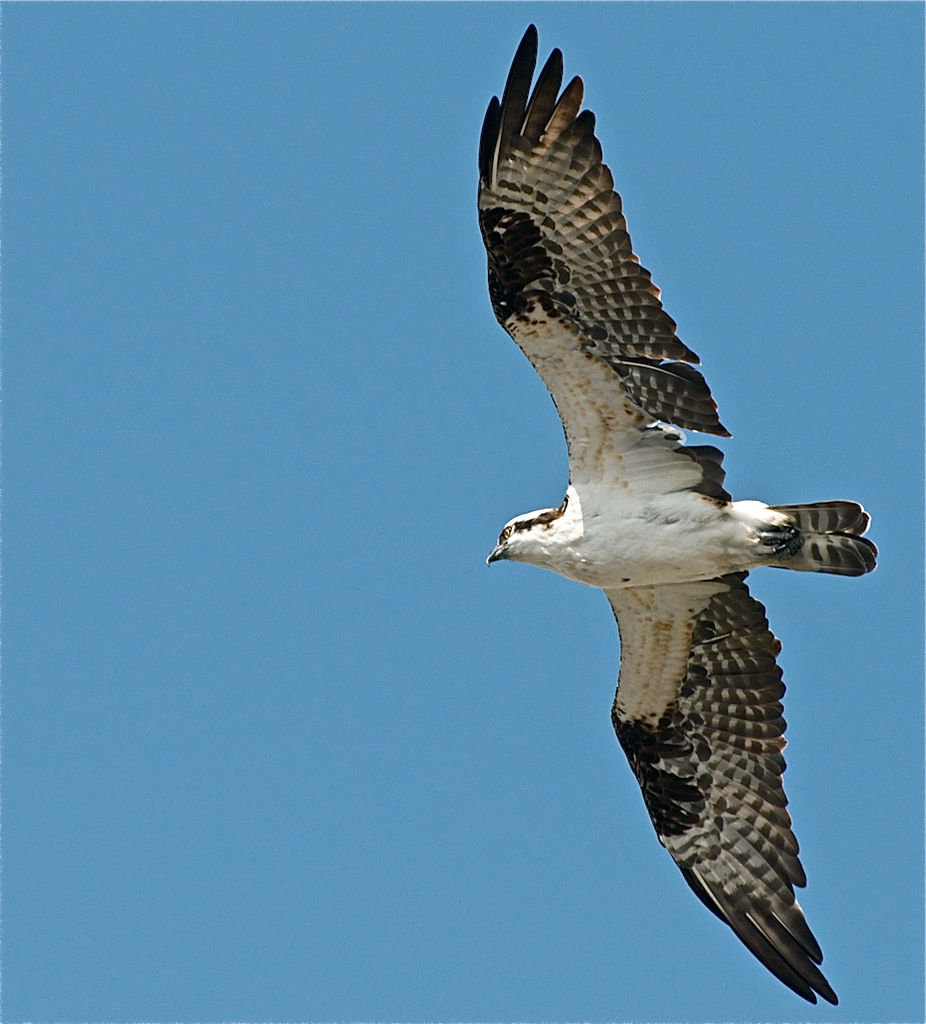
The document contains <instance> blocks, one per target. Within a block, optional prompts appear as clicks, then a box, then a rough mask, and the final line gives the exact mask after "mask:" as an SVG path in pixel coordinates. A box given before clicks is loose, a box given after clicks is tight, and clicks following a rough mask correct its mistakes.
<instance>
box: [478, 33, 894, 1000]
mask: <svg viewBox="0 0 926 1024" xmlns="http://www.w3.org/2000/svg"><path fill="white" fill-rule="evenodd" d="M536 57H537V30H536V29H535V28H534V26H533V25H531V26H530V27H529V28H528V30H527V32H526V33H525V35H524V38H523V39H522V40H521V44H520V46H519V47H518V50H517V53H516V54H515V57H514V61H513V63H512V65H511V71H510V72H509V74H508V81H507V83H506V85H505V91H504V94H503V96H502V100H501V103H499V101H498V98H497V97H493V98H492V101H491V103H490V104H489V108H488V110H487V111H486V116H485V122H484V125H483V129H482V137H481V139H480V143H479V224H480V228H481V230H482V237H483V240H484V242H485V246H486V250H487V253H488V266H489V294H490V297H491V301H492V307H493V309H494V311H495V316H496V318H497V319H498V322H499V323H500V324H501V325H502V327H504V329H505V330H506V331H507V332H508V333H509V334H510V335H511V337H512V338H513V339H514V340H515V342H517V344H518V346H519V347H520V348H521V350H522V351H523V352H524V354H525V355H526V356H527V358H528V359H529V360H530V361H531V363H532V364H533V366H534V369H535V370H536V371H537V372H538V373H539V374H540V376H541V378H542V380H543V382H544V383H545V384H546V386H547V388H548V389H549V391H550V393H551V395H552V396H553V401H554V402H555V404H556V408H557V411H558V412H559V416H560V419H561V420H562V423H563V429H564V431H565V434H566V442H567V447H568V452H569V486H568V488H567V491H566V496H565V498H564V499H563V503H562V504H561V505H560V506H559V508H555V509H545V510H541V511H537V512H530V513H528V514H527V515H521V516H517V517H516V518H514V519H512V520H511V521H510V522H509V523H508V524H507V525H506V526H505V528H504V529H503V530H502V532H501V536H500V537H499V539H498V545H497V546H496V547H495V548H494V550H493V551H492V553H491V554H490V555H489V557H488V561H489V562H495V561H498V560H499V559H509V560H511V561H515V562H524V563H527V564H529V565H537V566H540V567H542V568H544V569H550V570H551V571H553V572H556V573H559V574H560V575H562V576H566V577H567V578H569V579H571V580H576V581H577V582H579V583H585V584H587V585H589V586H593V587H599V588H600V589H602V590H603V591H604V592H605V595H606V596H607V598H608V600H609V601H610V603H611V607H612V608H613V610H614V615H615V617H616V619H617V624H618V630H619V634H620V672H619V676H618V686H617V695H616V697H615V700H614V705H613V708H612V711H611V717H612V721H613V723H614V729H615V731H616V733H617V738H618V740H619V742H620V745H621V747H623V749H624V752H625V754H626V755H627V758H628V760H629V761H630V766H631V768H632V769H633V772H634V774H635V775H636V777H637V781H638V782H639V784H640V788H641V789H642V791H643V799H644V802H645V804H646V808H647V811H648V812H649V816H650V818H651V820H652V822H653V825H654V827H655V829H656V834H657V836H658V837H659V841H660V843H662V845H663V846H665V847H666V849H668V851H669V853H671V854H672V856H673V858H674V859H675V862H676V863H677V864H678V866H679V868H680V869H681V872H682V875H683V876H684V878H685V881H686V882H687V883H688V884H689V885H690V886H691V888H692V889H693V890H694V891H695V893H696V894H697V896H698V897H699V898H700V899H701V901H702V902H703V903H704V904H705V905H706V906H707V908H708V909H709V910H711V911H712V912H713V913H714V914H716V915H717V916H718V917H719V918H720V919H721V920H723V921H725V922H726V923H727V924H728V925H729V926H730V927H731V928H732V929H733V931H734V932H735V933H736V935H737V936H738V937H739V938H740V939H741V940H742V942H743V943H745V945H746V946H747V947H748V949H749V950H750V951H751V952H752V953H753V954H754V955H755V956H756V957H757V958H758V959H759V960H760V961H761V962H762V963H763V964H764V965H765V966H766V967H767V968H768V969H769V970H770V971H771V972H772V973H773V974H774V975H775V976H776V977H777V978H779V979H780V980H781V981H782V982H784V984H785V985H787V986H788V987H789V988H791V989H792V990H793V991H794V992H796V993H797V994H798V995H800V996H803V998H805V999H807V1000H809V1001H810V1002H816V1001H817V995H820V996H822V998H823V999H826V1000H827V1001H829V1002H830V1003H836V1002H837V999H836V993H835V992H834V991H833V989H832V988H831V987H830V985H829V983H828V982H827V980H826V978H825V977H824V976H823V974H822V972H821V971H820V969H819V966H818V965H819V964H820V963H822V960H823V954H822V952H821V950H820V946H819V944H818V943H817V940H816V939H815V938H814V936H813V934H812V933H811V931H810V928H809V927H808V926H807V923H806V921H805V920H804V915H803V913H802V911H801V908H800V906H799V905H798V903H797V901H796V900H795V898H794V889H795V887H797V886H804V885H805V884H806V877H805V875H804V871H803V869H802V867H801V863H800V860H799V859H798V844H797V840H796V839H795V838H794V833H793V832H792V830H791V818H790V816H789V814H788V812H787V810H786V804H787V801H786V799H785V794H784V790H783V788H782V780H781V776H782V772H783V771H784V768H785V762H784V758H783V757H782V750H783V748H784V746H785V741H784V738H783V733H784V731H785V723H784V719H783V718H782V705H781V697H782V695H783V694H784V685H783V683H782V680H781V670H780V669H779V667H778V665H777V664H776V661H775V658H776V655H777V654H778V652H779V651H780V649H781V645H780V644H779V642H778V640H777V639H776V638H775V637H774V636H773V635H772V633H771V632H770V631H769V628H768V621H767V620H766V617H765V609H764V608H763V607H762V605H761V604H760V603H759V602H758V601H756V600H755V599H754V598H753V597H751V596H750V594H749V590H748V588H747V586H746V583H745V579H746V575H747V572H748V571H749V570H751V569H757V568H760V567H762V566H772V567H774V568H779V569H796V570H798V571H801V572H827V573H835V574H836V575H840V576H861V575H863V574H864V573H867V572H871V570H872V569H874V567H875V557H876V554H877V550H876V548H875V546H874V545H873V544H872V543H871V542H870V541H868V540H866V539H864V538H863V537H862V534H863V533H864V532H865V530H866V529H867V527H868V523H869V517H868V515H867V513H866V512H865V511H864V509H863V508H862V507H861V506H860V505H858V504H856V503H855V502H851V501H827V502H820V503H817V504H812V505H776V506H768V505H765V504H763V503H762V502H759V501H733V500H732V499H731V497H730V495H729V494H728V493H727V491H726V490H725V489H724V472H723V469H722V466H721V463H722V459H723V455H722V453H721V452H720V451H719V450H718V449H717V448H715V447H713V446H712V445H688V444H686V443H685V438H684V436H683V435H682V433H681V432H680V430H679V429H676V428H685V429H689V430H694V431H699V432H703V433H707V434H714V435H719V436H721V437H729V436H730V435H729V433H728V432H727V430H726V429H725V428H724V427H723V426H722V424H721V422H720V420H719V419H718V416H717V405H716V403H715V402H714V400H713V398H712V397H711V393H710V390H709V389H708V386H707V384H706V383H705V380H704V378H703V377H702V376H701V374H700V373H699V372H698V371H697V370H695V369H694V368H693V367H692V363H697V362H698V359H697V356H696V355H695V354H694V352H692V351H691V349H689V348H688V347H687V346H686V345H684V344H683V343H682V342H681V341H680V340H679V339H678V337H677V336H676V333H675V328H676V325H675V322H674V321H673V320H672V319H671V317H669V316H668V314H666V313H665V312H664V311H663V308H662V304H661V302H660V301H659V295H660V293H659V289H658V288H656V287H655V285H654V284H653V283H652V279H651V277H650V274H649V272H648V271H646V270H644V268H643V267H642V266H640V263H639V260H638V259H637V257H636V255H635V254H634V253H633V251H632V248H631V243H630V236H629V235H628V233H627V222H626V220H625V219H624V216H623V214H622V212H621V199H620V196H619V195H618V194H617V193H616V192H615V191H614V181H613V179H612V177H611V173H610V171H609V170H608V168H607V167H606V166H605V165H604V164H603V163H602V160H601V146H600V145H599V142H598V140H597V139H596V137H595V133H594V129H595V118H594V115H593V114H592V113H591V112H590V111H588V110H584V111H581V113H580V108H581V105H582V96H583V85H582V80H581V79H580V78H573V79H572V81H571V82H569V84H568V85H567V86H566V87H565V89H563V90H562V91H560V89H561V85H562V78H563V58H562V54H561V53H560V51H559V50H554V51H553V52H552V53H551V55H550V58H549V60H548V61H547V62H546V64H545V65H544V67H543V70H542V71H541V72H540V76H539V77H538V79H537V82H536V84H535V85H534V87H533V90H531V82H532V79H533V75H534V66H535V62H536Z"/></svg>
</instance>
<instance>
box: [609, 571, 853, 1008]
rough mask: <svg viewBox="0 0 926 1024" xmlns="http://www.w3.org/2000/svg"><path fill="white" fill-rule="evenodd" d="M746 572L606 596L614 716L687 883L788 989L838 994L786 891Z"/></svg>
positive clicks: (764, 686) (788, 867)
mask: <svg viewBox="0 0 926 1024" xmlns="http://www.w3.org/2000/svg"><path fill="white" fill-rule="evenodd" d="M745 576H746V574H745V573H737V574H731V575H728V576H723V577H721V578H720V579H717V580H709V581H705V582H703V583H691V584H681V585H678V586H675V585H672V586H659V587H637V588H632V589H627V590H618V591H613V592H610V593H609V594H608V598H609V600H610V601H611V606H612V608H613V609H614V614H615V616H616V618H617V622H618V628H619V630H620V635H621V668H620V678H619V680H618V688H617V696H616V698H615V701H614V708H613V710H612V720H613V722H614V729H615V731H616V733H617V738H618V740H619V741H620V744H621V746H622V747H623V748H624V752H625V753H626V755H627V758H628V760H629V761H630V765H631V767H632V768H633V771H634V774H635V775H636V777H637V781H638V782H639V783H640V788H641V789H642V790H643V799H644V801H645V803H646V808H647V810H648V811H649V815H650V818H651V819H652V822H653V825H654V827H655V829H656V834H657V835H658V836H659V841H660V842H661V843H662V845H663V846H665V847H666V849H667V850H668V851H669V853H671V854H672V856H673V858H674V859H675V862H676V863H677V864H678V866H679V868H681V871H682V874H683V875H684V877H685V881H686V882H687V883H688V884H689V885H690V886H691V888H692V889H693V890H694V891H695V893H696V894H697V895H698V897H699V898H700V899H701V900H702V902H703V903H704V904H705V905H706V906H707V907H708V909H709V910H711V911H713V913H715V914H716V915H717V916H718V917H719V918H720V919H721V920H723V921H725V922H726V923H727V924H728V925H730V927H731V928H732V929H733V931H734V932H736V934H737V935H738V936H739V938H740V939H741V940H742V941H743V943H745V945H746V946H747V947H748V948H749V950H750V952H752V953H753V954H754V955H755V956H756V957H757V958H758V959H759V960H760V961H761V962H762V963H763V964H764V965H765V966H766V967H767V968H768V969H769V970H770V971H771V972H772V973H773V974H774V975H775V976H776V977H777V978H779V979H780V980H781V981H783V982H784V983H785V984H786V985H787V986H788V987H789V988H791V989H793V991H795V992H796V993H797V994H798V995H800V996H803V997H804V998H805V999H808V1000H810V1001H811V1002H816V994H819V995H820V996H822V997H823V998H824V999H826V1000H827V1001H828V1002H831V1003H836V1001H837V1000H836V993H835V992H834V991H833V990H832V988H831V987H830V985H829V984H828V982H827V980H826V978H824V977H823V974H822V973H821V972H820V970H819V967H818V966H817V965H818V964H820V963H821V962H822V960H823V954H822V953H821V951H820V946H819V945H818V943H817V941H816V939H815V938H814V937H813V935H812V933H811V931H810V929H809V928H808V926H807V922H806V921H805V920H804V915H803V913H802V911H801V908H800V906H799V905H798V903H797V901H796V900H795V898H794V889H795V887H796V886H803V885H805V884H806V878H805V876H804V871H803V869H802V867H801V864H800V861H799V860H798V844H797V840H796V839H795V838H794V833H793V832H792V831H791V818H790V815H789V814H788V812H787V810H786V805H787V800H786V799H785V794H784V789H783V788H782V781H781V775H782V772H783V771H784V769H785V762H784V758H783V757H782V753H781V752H782V750H783V749H784V746H785V741H784V738H783V733H784V731H785V722H784V719H783V718H782V707H781V697H782V695H783V694H784V684H783V683H782V681H781V669H780V668H779V667H778V665H777V664H776V662H775V657H776V655H777V654H778V652H779V650H780V649H781V645H780V644H779V642H778V640H777V639H776V638H775V637H774V636H773V635H772V634H771V633H770V632H769V628H768V621H767V620H766V617H765V609H764V608H763V607H762V605H761V604H760V603H759V602H758V601H756V600H755V599H754V598H752V597H751V596H750V594H749V590H748V589H747V587H746V584H745V583H744V582H743V580H744V578H745Z"/></svg>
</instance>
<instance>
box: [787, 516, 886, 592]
mask: <svg viewBox="0 0 926 1024" xmlns="http://www.w3.org/2000/svg"><path fill="white" fill-rule="evenodd" d="M771 507H772V509H773V510H774V511H775V512H781V513H783V514H784V515H786V516H787V517H788V518H789V520H790V522H791V525H792V526H793V527H795V529H797V530H798V531H799V532H800V533H801V536H802V537H803V544H802V545H801V547H800V550H799V551H797V552H796V553H795V554H794V555H792V556H791V557H790V558H788V559H787V560H786V561H783V562H782V563H781V568H783V569H796V570H797V571H798V572H829V573H834V574H835V575H837V576H864V575H865V573H866V572H871V571H872V569H874V567H875V564H876V560H877V557H878V549H877V548H876V547H875V546H874V544H872V543H871V541H870V540H866V539H865V538H864V537H863V536H862V534H863V533H864V532H865V531H866V530H867V529H868V524H869V523H870V522H871V517H870V516H869V515H868V513H867V512H866V511H865V510H864V509H863V508H862V506H861V505H858V504H856V503H855V502H854V501H819V502H816V503H815V504H813V505H773V506H771Z"/></svg>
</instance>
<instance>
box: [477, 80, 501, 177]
mask: <svg viewBox="0 0 926 1024" xmlns="http://www.w3.org/2000/svg"><path fill="white" fill-rule="evenodd" d="M501 109H502V107H501V104H500V103H499V102H498V97H497V96H493V97H492V99H491V100H490V101H489V105H488V107H487V108H486V116H485V118H484V119H483V122H482V134H481V135H480V136H479V177H480V178H482V180H483V181H488V180H489V175H490V173H491V168H492V153H493V150H494V149H495V141H496V139H497V138H498V120H499V114H500V112H501Z"/></svg>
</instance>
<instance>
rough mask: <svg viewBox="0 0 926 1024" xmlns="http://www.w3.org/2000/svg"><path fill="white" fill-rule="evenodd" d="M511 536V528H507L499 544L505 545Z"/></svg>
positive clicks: (500, 537)
mask: <svg viewBox="0 0 926 1024" xmlns="http://www.w3.org/2000/svg"><path fill="white" fill-rule="evenodd" d="M510 536H511V527H510V526H506V527H505V529H504V530H502V532H501V533H500V534H499V537H498V542H499V544H504V543H505V541H506V540H508V538H509V537H510Z"/></svg>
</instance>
